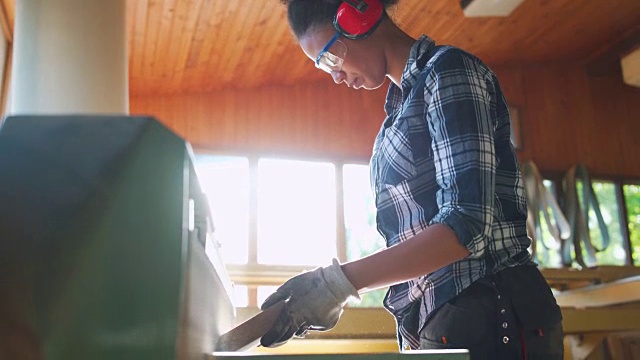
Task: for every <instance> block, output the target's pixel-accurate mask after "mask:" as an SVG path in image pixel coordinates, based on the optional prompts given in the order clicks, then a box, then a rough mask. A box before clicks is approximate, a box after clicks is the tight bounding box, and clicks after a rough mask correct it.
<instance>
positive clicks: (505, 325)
mask: <svg viewBox="0 0 640 360" xmlns="http://www.w3.org/2000/svg"><path fill="white" fill-rule="evenodd" d="M507 326H509V324H507V322H506V321H505V322H503V323H502V328H503V329H506V328H507Z"/></svg>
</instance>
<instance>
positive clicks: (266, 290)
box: [257, 286, 278, 307]
mask: <svg viewBox="0 0 640 360" xmlns="http://www.w3.org/2000/svg"><path fill="white" fill-rule="evenodd" d="M277 289H278V287H277V286H258V296H257V297H258V307H260V305H262V303H263V302H264V301H265V300H267V298H268V297H269V295H271V294H273V293H274V292H276V290H277Z"/></svg>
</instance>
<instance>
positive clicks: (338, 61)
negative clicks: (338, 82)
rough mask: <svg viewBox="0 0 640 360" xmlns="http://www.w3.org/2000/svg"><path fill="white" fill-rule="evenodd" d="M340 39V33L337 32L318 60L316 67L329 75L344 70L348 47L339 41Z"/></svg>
mask: <svg viewBox="0 0 640 360" xmlns="http://www.w3.org/2000/svg"><path fill="white" fill-rule="evenodd" d="M339 37H340V33H339V32H336V34H335V35H333V37H332V38H331V40H329V42H328V43H327V45H325V46H324V48H322V51H320V54H319V55H318V57H317V58H316V67H317V68H319V69H322V70H323V71H326V72H328V73H329V74H331V73H332V72H334V71H340V70H342V63H344V58H345V57H346V56H347V45H345V44H344V43H343V42H342V41H340V40H338V38H339Z"/></svg>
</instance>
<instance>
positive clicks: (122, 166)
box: [0, 116, 235, 360]
mask: <svg viewBox="0 0 640 360" xmlns="http://www.w3.org/2000/svg"><path fill="white" fill-rule="evenodd" d="M212 230H213V225H212V223H211V218H210V216H209V214H208V205H207V201H206V198H205V197H204V196H203V194H202V192H201V190H200V186H199V184H198V181H197V176H196V173H195V171H194V166H193V154H192V151H191V149H190V146H189V144H188V143H186V142H185V141H184V140H182V139H181V138H179V137H178V136H176V135H175V134H174V133H172V132H171V131H169V130H168V129H166V128H165V127H164V126H162V125H161V124H160V123H158V122H157V121H156V120H154V119H153V118H145V117H118V116H17V117H10V118H7V119H6V120H5V121H4V123H3V124H2V128H1V129H0V334H1V335H2V336H0V358H1V359H5V358H6V359H22V358H29V359H61V360H62V359H64V360H68V359H154V360H157V359H174V358H185V359H186V358H202V356H203V354H206V353H210V352H212V351H213V347H214V344H215V341H216V339H217V337H218V335H220V333H221V332H223V331H226V330H228V329H229V328H230V327H231V326H232V325H233V321H234V317H235V308H234V306H233V304H232V302H231V295H230V293H231V283H230V281H229V279H228V278H227V275H226V271H225V270H224V265H223V263H222V261H221V259H220V258H219V257H218V251H217V247H216V243H215V240H214V239H213V238H212V236H211V235H212Z"/></svg>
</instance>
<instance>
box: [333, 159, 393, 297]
mask: <svg viewBox="0 0 640 360" xmlns="http://www.w3.org/2000/svg"><path fill="white" fill-rule="evenodd" d="M343 181H344V189H343V190H344V223H345V231H346V243H347V259H348V260H356V259H359V258H361V257H363V256H367V255H369V254H371V253H374V252H376V251H377V250H380V249H382V248H384V247H385V242H384V239H383V238H382V236H380V234H379V233H378V230H377V229H376V207H375V204H374V199H373V192H372V190H371V185H370V182H369V166H366V165H345V166H344V167H343ZM386 291H387V290H386V288H385V289H380V290H376V291H372V292H368V293H366V294H363V295H362V300H361V301H360V302H351V303H350V304H351V306H358V307H380V306H382V299H384V295H385V293H386Z"/></svg>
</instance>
